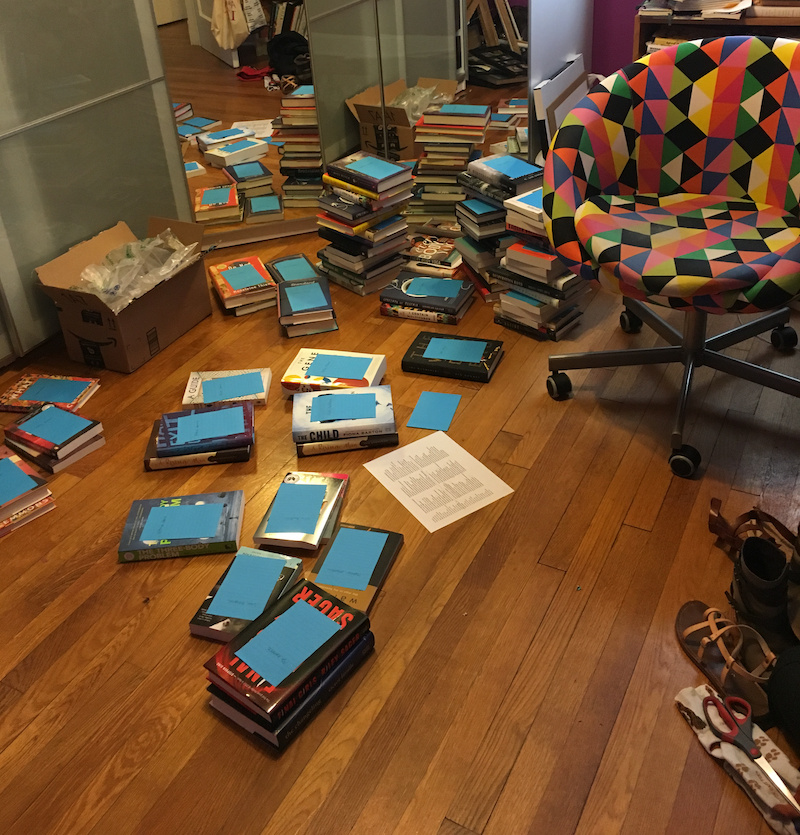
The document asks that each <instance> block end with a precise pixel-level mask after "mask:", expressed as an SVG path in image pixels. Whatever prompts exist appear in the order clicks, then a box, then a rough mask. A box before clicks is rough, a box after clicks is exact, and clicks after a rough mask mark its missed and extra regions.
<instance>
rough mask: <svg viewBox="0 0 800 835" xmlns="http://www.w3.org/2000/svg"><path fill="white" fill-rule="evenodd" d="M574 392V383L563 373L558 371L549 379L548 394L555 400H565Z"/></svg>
mask: <svg viewBox="0 0 800 835" xmlns="http://www.w3.org/2000/svg"><path fill="white" fill-rule="evenodd" d="M571 391H572V382H571V381H570V379H569V377H568V376H567V375H566V374H565V373H564V372H563V371H556V372H555V373H554V374H551V375H550V376H549V377H548V378H547V393H548V394H549V395H550V397H552V398H553V400H565V399H566V398H567V396H568V395H569V393H570V392H571Z"/></svg>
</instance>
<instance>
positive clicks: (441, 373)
mask: <svg viewBox="0 0 800 835" xmlns="http://www.w3.org/2000/svg"><path fill="white" fill-rule="evenodd" d="M431 339H454V340H461V341H465V342H483V343H485V348H484V350H483V355H482V356H481V358H480V360H479V361H478V362H464V361H463V360H448V359H431V358H429V357H426V356H425V351H426V349H427V348H428V345H429V344H430V341H431ZM502 358H503V343H502V342H501V341H500V340H496V339H476V338H474V337H470V336H450V335H447V334H442V333H432V332H430V331H421V332H420V333H419V334H417V336H416V338H415V339H414V341H413V342H412V343H411V345H410V347H409V348H408V350H407V351H406V353H405V356H404V357H403V360H402V362H401V363H400V367H401V368H402V369H403V371H409V372H412V373H415V374H431V375H433V376H435V377H452V378H455V379H458V380H474V381H476V382H479V383H488V382H489V380H490V379H491V376H492V374H493V373H494V370H495V368H496V367H497V365H498V364H499V362H500V360H501V359H502Z"/></svg>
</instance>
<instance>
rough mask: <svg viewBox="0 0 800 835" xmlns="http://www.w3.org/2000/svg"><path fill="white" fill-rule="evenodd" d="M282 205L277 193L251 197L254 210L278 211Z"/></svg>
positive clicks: (251, 205) (252, 209) (251, 208)
mask: <svg viewBox="0 0 800 835" xmlns="http://www.w3.org/2000/svg"><path fill="white" fill-rule="evenodd" d="M280 207H281V201H280V200H279V199H278V196H277V194H259V195H258V196H257V197H251V198H250V210H251V211H253V212H277V211H278V210H279V209H280Z"/></svg>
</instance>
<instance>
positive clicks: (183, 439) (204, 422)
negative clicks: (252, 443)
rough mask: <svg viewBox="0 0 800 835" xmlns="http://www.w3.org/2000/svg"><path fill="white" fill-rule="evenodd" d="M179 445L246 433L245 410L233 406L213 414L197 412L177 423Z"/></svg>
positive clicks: (185, 416)
mask: <svg viewBox="0 0 800 835" xmlns="http://www.w3.org/2000/svg"><path fill="white" fill-rule="evenodd" d="M176 424H177V429H178V444H191V443H194V442H195V441H203V440H207V439H209V438H224V437H227V436H228V435H241V434H242V433H243V432H244V409H243V408H242V407H241V406H233V407H232V408H230V409H219V410H217V411H213V412H196V413H195V414H193V415H184V416H183V417H179V418H178V419H177V421H176Z"/></svg>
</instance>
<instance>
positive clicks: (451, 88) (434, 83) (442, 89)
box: [417, 78, 458, 99]
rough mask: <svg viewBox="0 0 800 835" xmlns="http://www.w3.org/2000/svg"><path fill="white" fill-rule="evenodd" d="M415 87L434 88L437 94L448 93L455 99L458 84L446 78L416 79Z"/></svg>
mask: <svg viewBox="0 0 800 835" xmlns="http://www.w3.org/2000/svg"><path fill="white" fill-rule="evenodd" d="M417 87H435V88H436V92H437V93H449V94H450V98H451V99H453V98H455V95H456V90H458V82H457V81H453V80H450V79H447V78H418V79H417Z"/></svg>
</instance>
